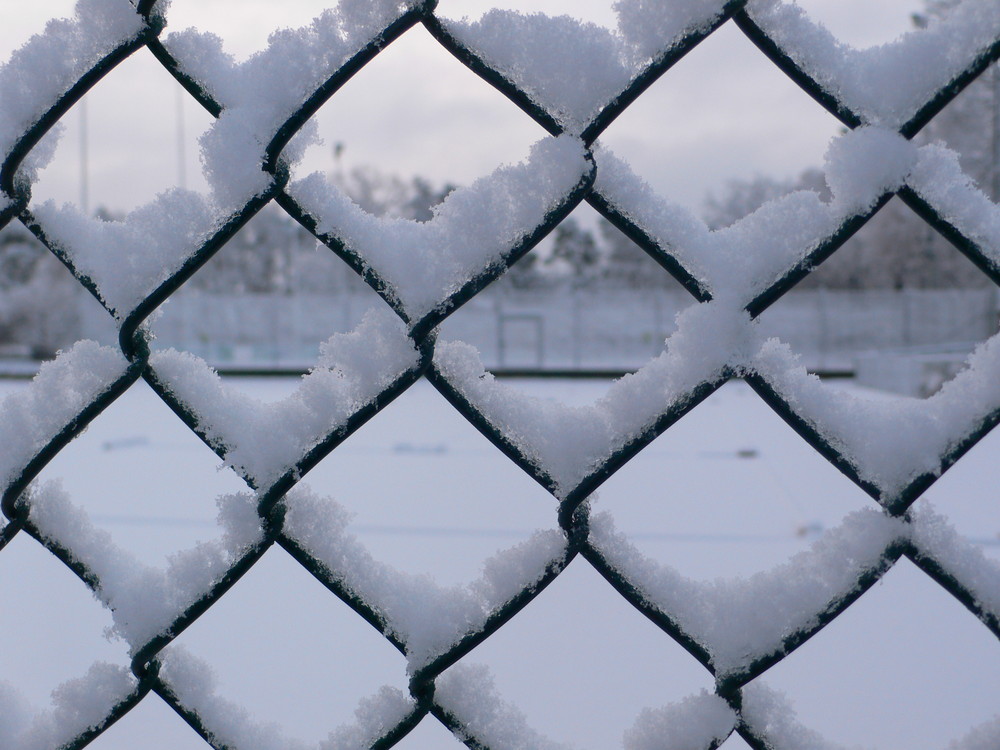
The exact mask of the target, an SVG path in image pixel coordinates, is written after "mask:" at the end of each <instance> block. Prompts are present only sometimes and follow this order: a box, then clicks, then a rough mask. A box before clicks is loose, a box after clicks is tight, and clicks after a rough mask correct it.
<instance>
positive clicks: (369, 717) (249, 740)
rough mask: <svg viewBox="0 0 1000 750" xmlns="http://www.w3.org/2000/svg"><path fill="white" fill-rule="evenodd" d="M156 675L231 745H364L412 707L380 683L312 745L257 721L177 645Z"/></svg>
mask: <svg viewBox="0 0 1000 750" xmlns="http://www.w3.org/2000/svg"><path fill="white" fill-rule="evenodd" d="M162 662H163V669H162V670H161V672H160V676H161V677H162V678H163V680H164V682H166V683H167V685H168V686H169V687H170V689H171V690H173V692H174V694H175V695H176V696H177V697H178V698H179V699H180V700H181V702H182V703H183V704H184V705H185V706H187V707H189V708H192V709H194V710H195V711H197V712H198V715H199V716H200V717H201V719H202V721H203V723H204V725H205V728H206V729H207V730H208V731H209V732H210V733H211V735H212V737H213V738H214V739H215V740H216V741H217V742H219V743H222V744H225V745H226V746H227V747H231V748H233V750H307V749H308V750H359V749H360V748H366V747H369V746H370V744H371V743H372V742H373V741H374V740H376V739H378V738H379V737H380V736H382V734H383V733H384V732H385V731H386V730H387V729H390V728H392V727H394V726H395V725H396V724H398V723H399V722H400V721H402V719H403V718H404V717H405V716H406V715H407V714H408V713H409V712H410V711H411V710H412V709H413V702H412V701H411V700H410V698H409V696H407V695H404V694H403V693H402V692H400V691H399V690H397V689H395V688H391V687H383V688H382V689H381V690H379V691H378V692H377V693H376V694H375V695H372V696H369V697H367V698H364V699H362V700H361V701H360V702H359V705H358V708H357V709H356V711H355V723H353V724H349V725H346V726H342V727H339V728H337V729H335V730H333V731H332V732H330V735H329V736H328V737H327V738H326V739H325V740H323V741H321V742H320V743H319V744H318V745H310V744H307V743H305V742H302V741H300V740H296V739H292V738H289V737H287V736H286V735H285V733H284V730H283V729H282V728H281V727H279V726H278V725H277V724H275V723H263V722H261V721H259V720H257V719H256V718H255V717H254V716H252V715H251V714H250V712H249V711H247V709H245V708H243V707H242V706H239V705H237V704H235V703H233V702H232V701H229V700H227V699H226V698H225V697H223V696H220V695H219V694H218V693H217V692H216V682H215V675H214V674H213V673H212V669H211V667H210V666H209V665H208V664H206V663H205V662H203V661H201V660H200V659H198V658H197V657H196V656H194V655H192V654H191V653H190V652H189V651H187V649H185V648H184V647H183V646H180V645H171V646H170V647H168V648H167V649H165V650H164V652H163V655H162Z"/></svg>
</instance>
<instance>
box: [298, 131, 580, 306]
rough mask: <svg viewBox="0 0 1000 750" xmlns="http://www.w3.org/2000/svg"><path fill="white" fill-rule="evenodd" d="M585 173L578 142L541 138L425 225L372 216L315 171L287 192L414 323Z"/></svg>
mask: <svg viewBox="0 0 1000 750" xmlns="http://www.w3.org/2000/svg"><path fill="white" fill-rule="evenodd" d="M590 169H591V164H590V162H589V161H588V160H587V158H586V151H585V149H584V147H583V144H582V143H581V142H580V141H579V140H578V139H576V138H572V137H569V136H561V137H559V138H545V139H543V140H541V141H539V142H538V143H536V144H535V145H534V146H532V148H531V152H530V154H529V156H528V159H527V160H526V161H524V162H521V163H520V164H516V165H505V166H501V167H499V168H498V169H497V170H496V171H494V172H493V173H492V174H490V175H489V176H487V177H483V178H480V179H478V180H476V181H475V182H473V183H472V185H470V186H468V187H465V188H459V189H458V190H455V191H454V192H452V193H450V194H449V195H448V197H447V198H445V200H444V201H443V202H442V203H440V204H439V205H437V206H435V208H434V217H433V218H432V219H431V220H430V221H427V222H417V221H411V220H409V219H389V218H378V217H376V216H372V215H371V214H368V213H366V212H364V211H363V210H362V209H361V208H360V207H358V206H357V205H356V204H355V203H353V202H352V201H351V199H350V198H348V197H347V195H346V194H344V193H343V192H342V191H341V190H340V189H338V188H336V187H335V186H333V185H331V184H330V183H329V182H327V180H326V178H325V177H324V176H323V175H321V174H319V173H314V174H312V175H310V176H309V177H306V178H305V179H303V180H301V181H298V182H296V183H294V184H293V185H291V186H289V189H288V192H289V194H291V195H292V196H293V197H294V198H295V199H296V200H297V201H298V202H299V204H300V205H301V206H302V207H303V208H305V209H306V211H308V212H309V213H310V214H311V215H312V216H313V217H315V218H316V219H317V223H318V229H319V231H320V232H322V233H325V234H331V235H334V236H336V237H338V238H339V239H341V240H342V241H343V242H344V244H345V245H346V246H347V247H348V248H350V249H351V250H354V251H355V252H356V253H357V254H358V255H359V256H361V258H362V260H363V261H364V262H365V263H366V264H367V265H368V266H370V267H371V268H372V269H373V270H375V271H377V272H378V274H379V275H380V276H382V278H383V279H385V280H386V281H388V282H389V284H390V285H391V286H392V289H393V290H394V291H395V292H396V295H397V297H398V298H399V300H400V302H401V303H402V305H403V307H404V309H405V311H406V314H407V315H408V316H409V317H410V318H411V319H412V320H417V319H419V318H420V317H422V316H424V315H426V314H427V313H429V312H431V311H432V310H434V309H435V308H436V307H438V306H439V305H440V304H441V303H443V302H444V301H445V299H446V298H447V297H448V295H450V294H453V293H454V292H456V291H458V290H459V289H460V288H461V287H462V285H463V284H465V283H466V282H468V281H469V280H470V279H472V278H474V277H475V276H477V275H478V274H480V273H482V272H484V271H486V270H487V269H489V268H491V267H494V266H496V265H498V264H500V263H501V262H502V261H503V259H504V258H505V257H506V256H507V255H508V254H509V252H510V251H511V250H513V249H514V246H515V245H517V243H518V242H520V241H521V240H522V239H523V238H524V237H526V236H527V235H529V234H530V233H531V232H532V231H533V230H534V229H535V228H536V227H537V226H538V225H540V224H541V223H542V222H543V221H544V220H545V216H546V214H547V213H548V212H549V211H551V210H553V209H555V208H556V207H557V206H558V205H559V204H560V203H561V202H562V201H563V200H565V198H566V197H567V196H568V195H569V193H570V192H571V191H572V190H573V188H574V187H576V185H577V184H578V183H579V182H580V180H581V179H583V177H584V176H585V175H586V174H587V173H588V172H589V171H590Z"/></svg>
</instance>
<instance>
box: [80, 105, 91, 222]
mask: <svg viewBox="0 0 1000 750" xmlns="http://www.w3.org/2000/svg"><path fill="white" fill-rule="evenodd" d="M80 209H81V210H82V211H83V215H84V216H89V215H90V153H89V150H88V137H87V97H84V98H83V99H81V100H80Z"/></svg>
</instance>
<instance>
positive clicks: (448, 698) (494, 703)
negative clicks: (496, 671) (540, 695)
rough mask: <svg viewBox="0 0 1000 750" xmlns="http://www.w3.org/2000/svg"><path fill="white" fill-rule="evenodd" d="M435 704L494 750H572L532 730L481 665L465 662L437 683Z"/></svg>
mask: <svg viewBox="0 0 1000 750" xmlns="http://www.w3.org/2000/svg"><path fill="white" fill-rule="evenodd" d="M434 700H435V702H437V703H438V704H439V705H440V706H441V707H442V708H444V709H445V710H446V711H448V712H449V713H450V714H452V715H453V716H454V717H455V718H457V719H458V720H459V721H460V722H461V723H462V725H463V726H464V727H465V728H466V729H468V731H469V733H470V736H472V737H475V738H476V739H477V740H479V741H480V742H482V743H484V744H486V745H487V746H489V747H490V748H495V750H527V749H528V748H531V750H569V746H568V745H564V744H562V743H556V742H553V741H552V740H550V739H549V738H548V737H545V736H543V735H541V734H539V733H538V732H536V731H535V730H534V729H532V728H531V727H530V726H528V723H527V721H526V719H525V717H524V714H523V713H521V711H520V709H518V708H517V707H516V706H513V705H511V704H510V703H507V702H506V701H504V700H503V699H502V698H501V697H500V696H499V695H498V693H497V690H496V686H495V685H494V683H493V677H492V675H491V674H490V671H489V669H488V668H487V667H485V666H483V665H481V664H466V663H465V662H462V663H460V664H457V665H455V666H454V667H452V668H451V669H449V670H447V671H446V672H445V673H444V674H442V675H441V677H440V678H438V680H437V684H436V689H435V692H434Z"/></svg>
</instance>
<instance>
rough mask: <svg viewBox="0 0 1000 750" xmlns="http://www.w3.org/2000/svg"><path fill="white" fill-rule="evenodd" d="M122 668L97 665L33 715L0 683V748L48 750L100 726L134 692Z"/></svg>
mask: <svg viewBox="0 0 1000 750" xmlns="http://www.w3.org/2000/svg"><path fill="white" fill-rule="evenodd" d="M135 686H136V685H135V679H134V678H133V677H132V674H131V673H130V672H129V671H128V670H127V669H125V668H123V667H119V666H115V665H113V664H107V663H104V662H97V663H95V664H94V665H93V666H91V667H90V669H88V670H87V672H86V674H84V675H83V676H82V677H78V678H76V679H73V680H69V681H67V682H64V683H62V684H61V685H59V687H57V688H56V689H55V690H53V691H52V708H50V709H49V710H47V711H42V712H40V713H35V712H33V711H32V710H31V708H30V707H29V706H28V705H27V704H26V702H25V701H24V700H23V699H22V698H21V697H20V695H19V694H18V693H17V692H16V691H14V690H13V689H12V688H11V687H10V686H8V685H7V684H6V683H4V682H0V719H2V720H0V747H3V748H4V750H51V748H54V747H62V746H63V745H64V744H66V743H67V742H69V741H70V740H72V739H74V738H75V737H76V736H78V735H79V734H80V733H82V732H85V731H86V730H88V729H90V728H91V727H95V726H97V725H98V724H100V723H101V722H102V721H103V720H104V719H106V718H107V715H108V714H109V713H110V711H111V709H112V708H114V706H115V705H117V704H118V703H120V702H121V701H123V700H124V699H125V698H127V697H128V696H129V694H131V693H132V691H133V690H134V689H135Z"/></svg>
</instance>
